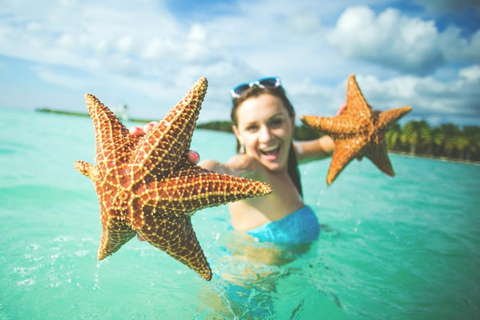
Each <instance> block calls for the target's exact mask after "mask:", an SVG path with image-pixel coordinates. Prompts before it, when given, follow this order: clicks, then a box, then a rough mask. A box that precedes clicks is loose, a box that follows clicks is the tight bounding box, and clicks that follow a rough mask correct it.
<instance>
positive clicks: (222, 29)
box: [0, 0, 480, 119]
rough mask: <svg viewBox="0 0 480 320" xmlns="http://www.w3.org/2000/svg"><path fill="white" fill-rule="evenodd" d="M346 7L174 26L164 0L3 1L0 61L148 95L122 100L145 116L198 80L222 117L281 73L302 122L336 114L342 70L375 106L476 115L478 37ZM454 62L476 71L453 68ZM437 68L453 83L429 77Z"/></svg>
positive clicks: (208, 112)
mask: <svg viewBox="0 0 480 320" xmlns="http://www.w3.org/2000/svg"><path fill="white" fill-rule="evenodd" d="M378 2H379V0H367V1H365V2H363V3H364V4H365V5H368V4H369V3H378ZM348 3H350V1H348V0H345V1H341V2H330V1H329V2H327V1H313V0H296V1H295V2H291V1H287V0H276V1H274V0H261V1H239V2H233V3H232V6H236V7H235V8H234V10H233V9H232V10H228V11H225V12H228V13H225V14H223V15H216V16H211V17H207V18H205V19H202V20H195V19H190V20H184V21H181V20H178V18H177V17H175V16H174V15H173V14H172V13H171V12H169V11H168V9H167V7H166V5H165V2H164V1H162V0H159V1H154V0H143V1H141V2H140V4H138V3H133V2H130V1H114V0H110V1H106V2H98V1H93V0H85V1H81V2H80V1H74V0H72V1H69V0H62V1H59V2H54V1H48V2H46V3H45V4H42V5H39V3H38V2H34V1H32V0H18V1H10V2H8V3H7V4H6V5H5V6H2V7H0V16H2V17H4V18H2V20H0V55H4V56H9V57H13V58H16V59H21V60H27V61H33V62H34V63H35V64H37V65H38V66H40V67H38V68H36V69H34V71H35V72H36V74H37V75H38V77H39V78H40V79H41V80H43V81H47V82H49V83H54V84H57V85H59V86H64V87H69V88H70V89H74V88H77V89H78V90H82V91H83V90H84V88H85V86H86V85H87V84H86V83H88V85H87V86H88V88H92V87H98V88H99V90H104V91H108V92H109V94H111V95H114V94H116V95H118V96H121V97H122V98H124V99H128V98H127V97H128V96H132V97H135V98H137V97H138V96H141V97H144V100H142V103H144V102H146V104H145V103H144V104H145V105H142V106H136V105H135V103H133V102H128V101H127V103H128V104H129V105H131V106H132V108H131V110H132V112H135V111H134V110H138V112H140V108H143V109H141V111H142V116H145V115H148V113H150V112H151V110H152V109H153V108H154V107H153V106H157V105H162V106H165V107H171V106H172V105H173V103H176V102H177V101H178V100H179V99H180V98H181V97H182V96H183V95H184V94H185V93H186V91H187V90H188V88H189V86H190V85H192V84H193V83H194V82H195V80H196V79H197V78H199V77H200V76H206V77H207V78H208V79H209V83H210V87H209V92H208V94H207V98H206V100H205V105H206V106H208V108H204V110H203V111H202V113H201V115H200V116H201V117H203V118H204V119H205V117H208V116H210V117H213V118H227V117H228V114H229V107H230V98H229V94H228V91H229V89H230V87H231V86H233V85H235V84H236V83H240V82H243V81H248V80H253V79H256V78H257V77H260V76H267V75H278V76H281V77H282V79H283V80H284V83H285V86H286V89H287V92H288V93H289V96H290V97H291V99H292V101H293V102H294V104H295V106H296V108H297V113H298V114H302V113H303V114H305V113H316V114H318V113H319V112H322V113H325V114H326V115H333V114H334V113H335V112H336V110H337V109H338V107H339V105H340V104H341V103H343V102H344V100H345V90H346V87H345V81H346V78H347V77H348V75H349V74H350V73H357V74H358V75H359V77H358V78H359V81H361V82H362V83H363V84H362V83H360V85H361V87H362V89H363V87H364V88H365V91H366V92H367V93H368V94H369V96H368V97H367V99H370V100H371V101H372V102H373V103H375V104H376V105H378V106H383V105H385V106H386V107H396V106H401V105H405V104H415V110H419V111H421V112H424V113H426V112H435V111H439V112H444V113H451V112H459V113H463V114H467V113H468V114H472V113H475V111H474V110H475V109H474V107H472V106H473V104H472V101H473V100H475V99H474V98H476V97H477V95H476V93H475V91H473V90H472V89H471V88H472V83H476V81H477V82H478V79H477V74H478V71H477V69H476V68H478V67H475V66H476V65H478V64H480V58H479V54H478V52H480V31H478V32H476V33H475V34H473V35H472V36H471V37H470V38H465V37H464V36H462V30H461V29H459V28H458V27H455V26H449V27H448V28H446V29H445V30H444V31H443V32H439V31H438V30H437V28H436V27H435V24H434V22H433V21H425V20H421V19H420V18H412V17H407V16H405V15H403V14H402V13H400V12H399V11H397V10H393V9H387V10H385V11H384V12H381V13H379V14H375V13H374V12H373V10H371V9H369V8H368V7H353V8H348V7H347V5H348ZM345 8H347V9H346V10H345ZM342 12H343V13H342ZM337 16H338V17H339V19H338V21H336V25H334V24H335V20H334V18H333V17H337ZM327 36H328V37H327ZM332 43H334V44H335V45H336V46H338V48H340V49H341V51H342V52H343V53H344V55H342V54H339V52H338V49H337V47H333V46H332ZM345 56H349V57H352V58H356V59H345ZM364 61H368V62H367V63H365V62H364ZM451 62H461V65H463V66H465V65H472V66H471V67H468V68H466V69H464V70H462V71H461V72H458V70H457V69H456V68H457V67H456V66H451V65H449V64H450V63H451ZM385 66H388V67H389V68H388V69H387V68H384V67H385ZM445 66H448V68H447V67H445ZM62 67H65V69H66V70H67V71H66V72H62ZM75 70H77V71H78V74H76V73H75ZM392 70H393V71H392ZM433 70H437V73H430V75H432V76H431V77H422V75H423V74H427V73H428V72H432V71H433ZM439 70H440V71H439ZM445 70H447V71H448V72H447V71H445ZM405 71H406V72H408V73H410V74H411V75H410V76H406V75H402V72H405ZM442 72H443V74H448V75H449V77H447V79H446V80H445V79H444V80H442V81H439V80H436V79H435V78H434V77H435V76H436V75H437V74H439V73H442ZM412 74H413V75H412ZM452 74H453V76H452ZM452 77H453V78H452ZM87 80H88V81H87ZM107 88H108V89H107ZM115 90H117V91H115ZM455 90H457V92H458V93H456V92H455ZM93 93H95V92H93ZM82 95H83V93H82ZM435 95H438V96H435ZM440 96H444V97H445V99H443V98H442V99H443V100H442V99H440V98H439V97H440ZM130 99H133V98H130ZM142 99H143V98H142ZM149 99H150V100H149ZM431 101H434V103H430V102H431ZM454 105H456V106H461V110H458V107H457V109H455V108H453V106H454ZM432 106H433V107H434V108H433V107H432ZM149 108H150V109H149ZM455 110H457V111H455Z"/></svg>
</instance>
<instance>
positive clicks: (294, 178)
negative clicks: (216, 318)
mask: <svg viewBox="0 0 480 320" xmlns="http://www.w3.org/2000/svg"><path fill="white" fill-rule="evenodd" d="M231 94H232V98H233V109H232V112H231V117H232V122H233V132H234V134H235V136H236V138H237V155H235V156H233V157H232V158H231V159H230V160H228V161H227V162H226V163H225V164H223V163H220V162H218V161H216V160H205V161H202V162H200V163H199V165H200V166H201V167H204V168H206V169H209V170H214V171H217V172H219V173H225V174H230V175H235V176H242V177H246V178H250V179H254V180H260V181H264V182H267V183H269V184H270V185H271V186H272V189H273V191H272V193H270V194H268V195H266V196H262V197H257V198H249V199H245V200H241V201H238V202H234V203H229V204H228V207H229V211H230V215H231V220H232V226H233V228H234V229H235V230H237V231H239V232H240V233H242V234H244V235H246V236H245V237H246V238H247V239H246V240H247V241H241V238H239V237H235V236H234V237H228V236H227V244H226V247H227V248H226V249H227V250H226V251H224V252H225V255H224V256H223V257H218V258H217V259H221V260H222V262H220V261H217V262H218V264H219V265H222V266H223V267H222V268H221V269H222V270H221V271H220V270H218V273H219V275H220V279H222V281H220V283H219V284H218V288H217V289H216V290H214V291H212V292H210V291H209V290H206V291H205V301H206V305H207V306H208V307H207V308H213V310H223V311H220V312H224V314H228V315H231V314H234V315H237V316H238V315H242V316H241V317H243V316H251V317H252V318H268V317H270V316H273V315H274V314H275V311H274V300H273V296H272V292H275V291H276V287H277V281H278V279H279V277H282V276H283V275H284V273H283V272H280V271H279V270H278V269H275V268H274V269H271V268H268V267H267V268H265V267H264V266H268V265H273V266H281V265H284V264H287V263H289V262H291V261H293V260H294V259H295V258H296V256H297V255H299V254H303V253H304V252H305V251H306V250H308V247H309V245H308V244H309V243H311V242H312V241H314V240H316V239H317V238H318V235H319V233H320V225H319V223H318V219H317V217H316V214H315V213H314V212H313V210H312V209H311V208H310V207H308V206H306V205H305V203H304V202H303V193H302V186H301V183H300V175H299V172H298V162H300V161H301V162H306V161H311V160H317V159H323V158H326V157H328V156H330V155H331V154H332V152H333V147H334V144H333V140H332V139H331V138H330V137H328V136H323V137H321V138H320V139H316V140H312V141H306V142H293V131H294V128H295V111H294V109H293V106H292V104H291V103H290V101H289V100H288V98H287V96H286V94H285V90H284V89H283V88H282V86H281V82H280V78H278V77H271V78H262V79H259V80H256V81H253V82H250V83H243V84H240V85H238V86H236V87H235V88H233V89H232V90H231ZM341 110H342V108H341V109H340V112H341ZM154 125H155V123H150V124H148V125H146V126H145V127H144V128H143V130H142V129H141V128H138V127H134V128H132V129H131V130H130V131H131V133H132V134H143V132H148V131H149V130H150V129H151V128H153V126H154ZM189 159H190V161H191V162H193V163H197V162H198V160H199V155H198V154H197V153H196V152H195V151H190V152H189ZM229 238H230V239H229ZM231 238H233V239H231ZM140 240H142V239H140ZM253 241H257V242H261V243H260V244H253V243H252V242H253ZM272 243H273V245H272ZM241 261H243V263H241ZM217 291H218V292H222V293H221V294H218V292H217ZM219 297H223V298H222V299H219ZM225 297H226V299H227V300H228V301H227V302H225V301H224V299H225ZM252 297H254V298H252ZM225 306H228V307H227V308H225ZM297 308H298V307H297Z"/></svg>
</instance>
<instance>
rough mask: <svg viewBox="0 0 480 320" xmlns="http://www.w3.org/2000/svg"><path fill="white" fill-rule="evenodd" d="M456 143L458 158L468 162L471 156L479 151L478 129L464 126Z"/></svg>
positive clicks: (479, 131) (479, 133) (479, 130)
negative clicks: (458, 152)
mask: <svg viewBox="0 0 480 320" xmlns="http://www.w3.org/2000/svg"><path fill="white" fill-rule="evenodd" d="M456 143H457V147H458V149H459V151H460V158H461V159H465V160H468V161H470V160H471V159H472V154H476V153H478V152H479V150H480V127H478V126H464V127H463V130H462V132H461V134H460V135H459V136H458V138H457V140H456Z"/></svg>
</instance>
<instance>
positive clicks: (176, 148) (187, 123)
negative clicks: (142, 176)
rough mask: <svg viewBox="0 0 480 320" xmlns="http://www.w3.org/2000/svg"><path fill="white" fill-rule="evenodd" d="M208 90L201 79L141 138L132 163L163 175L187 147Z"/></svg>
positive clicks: (182, 154) (152, 172)
mask: <svg viewBox="0 0 480 320" xmlns="http://www.w3.org/2000/svg"><path fill="white" fill-rule="evenodd" d="M206 92H207V79H205V78H200V79H199V80H198V81H197V82H196V83H195V85H194V86H193V87H192V88H191V89H190V91H189V93H188V94H187V95H186V96H185V98H184V99H183V100H182V101H180V102H179V103H178V104H177V105H176V106H175V107H173V108H172V109H171V110H170V111H169V112H168V114H167V115H166V117H165V119H164V120H162V121H161V122H160V123H159V124H158V125H157V126H156V127H155V128H154V129H153V130H152V131H150V132H149V133H148V134H146V135H145V136H144V137H143V138H142V140H141V141H140V144H139V148H138V149H137V152H136V154H135V158H134V159H135V160H134V162H135V164H136V165H137V166H138V167H141V168H145V169H146V171H147V172H150V173H151V174H153V175H157V176H165V174H167V173H168V172H169V171H170V168H172V167H173V166H175V165H176V164H177V163H178V162H179V161H180V159H181V157H182V156H184V155H185V154H186V153H187V152H188V150H189V149H190V143H191V140H192V134H193V130H194V129H195V123H196V121H197V118H198V114H199V112H200V108H201V105H202V102H203V99H204V97H205V94H206Z"/></svg>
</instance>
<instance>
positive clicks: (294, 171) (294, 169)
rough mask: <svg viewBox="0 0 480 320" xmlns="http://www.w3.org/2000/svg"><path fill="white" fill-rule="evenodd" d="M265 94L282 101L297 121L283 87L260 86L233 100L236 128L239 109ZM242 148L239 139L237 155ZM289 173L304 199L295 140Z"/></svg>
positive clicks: (289, 161) (288, 168)
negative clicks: (244, 103) (248, 101)
mask: <svg viewBox="0 0 480 320" xmlns="http://www.w3.org/2000/svg"><path fill="white" fill-rule="evenodd" d="M263 94H270V95H272V96H274V97H277V98H278V99H280V101H282V104H283V106H284V107H285V109H287V112H288V115H289V116H290V118H291V119H295V110H294V109H293V105H292V103H291V102H290V100H288V98H287V94H286V92H285V90H284V89H283V87H281V86H280V87H277V88H260V87H259V86H252V87H251V88H249V89H247V90H246V91H245V92H244V93H243V94H242V95H241V96H240V97H238V98H235V99H233V108H232V113H231V118H232V122H233V124H234V125H235V126H238V119H237V108H238V107H239V106H240V105H241V104H242V103H243V102H244V101H245V100H248V99H250V98H252V97H258V96H261V95H263ZM240 147H241V145H240V142H239V141H238V139H237V153H240ZM287 171H288V175H289V176H290V179H292V182H293V184H294V185H295V187H296V188H297V190H298V192H299V193H300V195H301V196H302V198H303V190H302V184H301V180H300V172H299V170H298V160H297V156H296V155H295V150H294V148H293V138H292V143H291V144H290V151H289V153H288V160H287Z"/></svg>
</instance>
